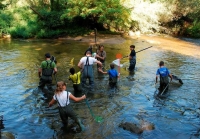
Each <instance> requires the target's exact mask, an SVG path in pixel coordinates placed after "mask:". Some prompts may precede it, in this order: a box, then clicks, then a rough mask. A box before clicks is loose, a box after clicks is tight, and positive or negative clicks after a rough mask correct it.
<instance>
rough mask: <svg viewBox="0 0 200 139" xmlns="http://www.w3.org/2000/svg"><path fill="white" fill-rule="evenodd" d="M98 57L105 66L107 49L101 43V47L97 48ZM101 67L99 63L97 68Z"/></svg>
mask: <svg viewBox="0 0 200 139" xmlns="http://www.w3.org/2000/svg"><path fill="white" fill-rule="evenodd" d="M95 57H96V59H97V60H99V61H100V62H101V63H102V66H103V67H105V60H106V51H104V46H103V45H99V48H98V50H97V54H96V56H95ZM98 68H99V65H98V64H97V69H98Z"/></svg>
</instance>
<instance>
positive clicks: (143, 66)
mask: <svg viewBox="0 0 200 139" xmlns="http://www.w3.org/2000/svg"><path fill="white" fill-rule="evenodd" d="M141 39H143V40H134V39H128V40H126V41H125V42H124V43H122V44H105V50H106V52H107V59H106V60H107V61H106V69H109V63H111V62H112V61H113V60H115V59H116V58H115V55H116V54H117V53H122V55H128V54H129V53H130V50H129V46H130V45H131V44H135V45H136V51H138V50H141V49H143V48H146V47H149V46H153V47H152V48H150V49H148V50H145V51H143V52H140V53H137V65H136V67H137V69H136V72H135V73H134V74H129V73H128V72H127V70H126V69H127V67H128V59H123V60H121V62H122V63H123V64H124V67H122V68H121V69H120V73H121V76H120V81H119V91H116V92H114V93H113V92H112V90H111V92H110V91H109V89H108V87H107V86H108V76H107V75H99V74H97V72H96V69H94V72H95V91H94V92H88V90H85V92H84V93H86V94H87V96H88V101H89V104H90V106H91V108H92V110H93V112H94V114H95V115H97V116H101V117H103V119H104V122H103V123H96V122H95V120H94V118H93V117H92V116H91V113H90V111H89V109H88V108H87V105H86V103H85V101H83V102H80V103H74V102H72V104H73V108H74V110H75V111H76V112H77V113H78V114H79V116H80V118H81V119H82V122H83V124H84V125H85V127H86V130H85V131H84V132H81V133H73V132H70V133H69V132H67V131H62V130H61V129H60V128H61V127H62V124H61V120H60V118H59V114H58V109H57V106H56V105H55V106H53V107H51V108H48V102H49V100H50V99H51V98H50V96H52V94H50V95H49V94H48V93H49V92H48V91H44V92H40V91H38V90H37V86H38V82H39V79H38V76H37V75H38V74H37V70H38V67H39V65H40V62H41V61H42V60H43V59H44V54H45V53H46V52H50V53H51V54H52V55H54V56H55V57H56V58H57V61H58V64H57V66H58V71H59V72H58V75H57V78H58V80H64V81H66V82H68V85H67V89H68V91H70V92H73V87H72V84H71V82H69V81H68V76H69V68H71V66H72V65H70V61H71V59H73V58H74V65H75V66H74V67H75V69H76V71H78V68H77V67H76V65H77V63H78V62H79V60H80V58H81V57H82V56H83V52H84V51H85V50H86V49H87V47H88V44H87V43H83V42H79V41H69V40H45V41H44V40H42V41H41V40H33V41H29V42H25V41H19V40H12V41H11V40H9V41H6V40H1V41H0V52H1V55H0V69H1V70H0V82H1V88H0V98H1V101H0V106H1V107H0V115H4V119H5V122H4V125H5V129H3V130H2V132H9V133H11V134H12V135H14V136H15V138H20V139H22V138H30V139H33V138H34V139H35V138H38V139H44V138H99V139H101V138H120V139H121V138H126V139H128V138H131V139H133V138H145V139H151V138H154V139H160V138H166V139H169V138H199V115H200V103H199V99H200V92H199V85H200V79H199V78H198V77H200V76H199V70H200V66H199V65H200V60H199V59H200V54H199V50H200V47H199V46H197V45H194V44H192V43H190V42H185V41H182V40H179V39H174V38H162V37H155V36H154V37H151V36H149V37H148V36H146V37H143V38H141ZM152 40H153V41H152ZM160 60H164V61H165V63H166V66H167V67H168V68H169V69H170V71H171V72H172V73H173V74H175V75H177V76H178V77H180V78H182V79H183V82H184V84H183V85H181V84H179V83H178V82H172V83H171V84H170V88H169V96H168V97H167V98H165V99H158V98H155V95H154V94H156V90H157V89H156V87H155V86H154V82H155V72H156V69H157V68H158V62H159V61H160ZM95 67H96V66H95ZM53 83H54V84H55V80H54V81H53ZM110 93H113V94H112V97H110ZM142 121H145V123H149V122H150V123H153V124H154V125H155V129H154V130H150V131H144V132H143V133H142V134H141V135H137V134H133V133H131V132H129V131H126V130H123V129H122V128H120V127H119V124H120V123H121V122H131V123H136V124H139V125H140V124H142V123H144V122H142ZM70 122H71V123H72V121H70Z"/></svg>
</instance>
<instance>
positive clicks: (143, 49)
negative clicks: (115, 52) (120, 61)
mask: <svg viewBox="0 0 200 139" xmlns="http://www.w3.org/2000/svg"><path fill="white" fill-rule="evenodd" d="M151 47H153V46H149V47H147V48H144V49H142V50H139V51H137V52H135V53H138V52H141V51H144V50H146V49H149V48H151ZM128 56H129V55H127V56H124V57H122V58H125V57H128Z"/></svg>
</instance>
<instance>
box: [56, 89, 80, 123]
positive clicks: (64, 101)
mask: <svg viewBox="0 0 200 139" xmlns="http://www.w3.org/2000/svg"><path fill="white" fill-rule="evenodd" d="M70 95H71V93H70V92H67V91H63V92H61V93H60V94H55V95H54V96H53V99H54V100H56V101H57V102H58V104H59V114H60V118H61V120H62V123H63V125H64V126H67V125H68V117H70V118H71V119H73V120H74V121H75V122H76V123H77V124H78V125H79V124H80V123H79V121H78V117H77V114H76V113H75V112H74V111H73V109H72V107H71V106H70V102H69V96H70Z"/></svg>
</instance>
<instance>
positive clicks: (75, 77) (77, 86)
mask: <svg viewBox="0 0 200 139" xmlns="http://www.w3.org/2000/svg"><path fill="white" fill-rule="evenodd" d="M69 72H70V73H71V75H70V76H69V80H71V81H72V82H73V88H74V96H75V97H79V96H80V94H81V93H82V88H81V72H80V71H79V72H77V73H75V69H74V68H70V70H69Z"/></svg>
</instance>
